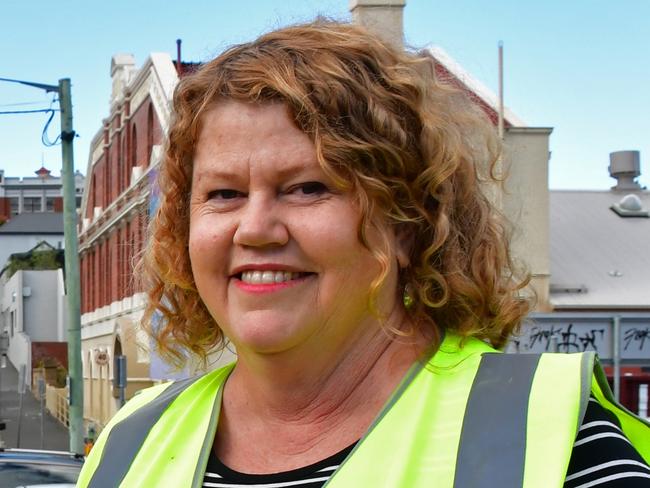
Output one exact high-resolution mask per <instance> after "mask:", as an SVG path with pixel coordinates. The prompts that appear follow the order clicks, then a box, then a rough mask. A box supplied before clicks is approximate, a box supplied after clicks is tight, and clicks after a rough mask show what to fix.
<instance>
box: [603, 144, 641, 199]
mask: <svg viewBox="0 0 650 488" xmlns="http://www.w3.org/2000/svg"><path fill="white" fill-rule="evenodd" d="M640 159H641V158H640V155H639V151H617V152H613V153H609V176H611V177H612V178H614V179H616V180H617V183H616V186H613V187H612V190H623V191H625V190H641V185H639V183H637V181H636V178H638V177H639V176H640V175H641V162H640Z"/></svg>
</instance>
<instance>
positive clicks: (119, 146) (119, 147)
mask: <svg viewBox="0 0 650 488" xmlns="http://www.w3.org/2000/svg"><path fill="white" fill-rule="evenodd" d="M115 144H116V145H117V148H116V151H115V152H114V153H113V154H114V157H115V159H116V163H117V175H116V177H117V178H116V180H117V181H116V183H117V184H116V185H115V186H116V190H117V192H116V193H117V195H119V194H120V193H122V191H123V190H124V186H123V181H124V177H123V175H122V173H123V172H124V167H123V164H124V163H123V161H122V138H121V137H120V136H119V135H117V136H116V137H115Z"/></svg>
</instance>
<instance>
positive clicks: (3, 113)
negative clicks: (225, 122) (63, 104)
mask: <svg viewBox="0 0 650 488" xmlns="http://www.w3.org/2000/svg"><path fill="white" fill-rule="evenodd" d="M47 112H58V109H52V108H41V109H38V110H10V111H7V112H0V115H16V114H38V113H47Z"/></svg>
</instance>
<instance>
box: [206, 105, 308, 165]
mask: <svg viewBox="0 0 650 488" xmlns="http://www.w3.org/2000/svg"><path fill="white" fill-rule="evenodd" d="M313 164H316V165H318V163H317V159H316V151H315V147H314V144H313V142H312V141H311V139H310V138H309V136H308V135H307V134H305V133H304V132H302V131H301V130H300V129H298V127H297V126H296V125H295V123H294V122H293V120H292V118H291V117H290V115H289V111H288V109H287V107H286V106H285V105H284V104H281V103H264V104H256V103H245V102H239V101H232V100H228V101H224V102H220V103H218V104H215V105H214V106H213V107H211V108H209V109H208V110H206V112H205V113H204V114H203V116H202V117H201V128H200V132H199V137H198V141H197V144H196V148H195V152H194V174H195V175H196V174H197V172H198V173H203V172H205V171H212V170H215V169H220V170H227V171H229V172H237V171H238V170H246V169H250V168H251V167H252V166H254V167H259V166H264V167H265V168H267V169H268V168H269V167H270V168H271V169H273V168H275V169H277V170H282V171H286V170H290V168H291V167H296V166H298V167H300V166H305V165H310V166H311V165H313Z"/></svg>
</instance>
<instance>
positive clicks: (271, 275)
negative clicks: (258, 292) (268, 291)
mask: <svg viewBox="0 0 650 488" xmlns="http://www.w3.org/2000/svg"><path fill="white" fill-rule="evenodd" d="M298 277H299V273H291V272H290V271H244V272H243V273H242V274H241V280H242V281H243V282H244V283H251V284H254V285H264V284H271V283H282V282H284V281H290V280H295V279H296V278H298Z"/></svg>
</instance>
